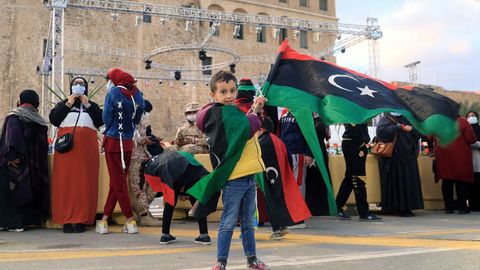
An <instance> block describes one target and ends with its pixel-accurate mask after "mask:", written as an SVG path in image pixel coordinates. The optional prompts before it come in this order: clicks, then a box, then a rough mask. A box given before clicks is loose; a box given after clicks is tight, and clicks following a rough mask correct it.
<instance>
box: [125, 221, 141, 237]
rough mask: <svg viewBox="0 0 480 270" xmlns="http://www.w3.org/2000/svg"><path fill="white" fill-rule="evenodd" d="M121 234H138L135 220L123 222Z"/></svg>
mask: <svg viewBox="0 0 480 270" xmlns="http://www.w3.org/2000/svg"><path fill="white" fill-rule="evenodd" d="M122 232H123V233H128V234H135V233H138V228H137V222H136V221H135V220H130V222H125V225H123V229H122Z"/></svg>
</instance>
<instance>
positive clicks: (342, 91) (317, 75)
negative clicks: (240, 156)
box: [262, 40, 459, 215]
mask: <svg viewBox="0 0 480 270" xmlns="http://www.w3.org/2000/svg"><path fill="white" fill-rule="evenodd" d="M262 93H263V95H264V96H265V97H266V98H267V100H268V102H267V104H268V105H272V106H279V107H287V108H288V109H289V110H290V111H291V112H292V114H293V115H294V116H295V117H296V119H297V122H298V124H299V126H300V129H301V131H302V133H303V135H304V137H305V139H306V141H307V143H308V145H309V147H310V149H311V150H312V152H313V155H314V157H315V160H316V163H317V165H318V167H319V169H320V172H321V174H322V176H323V179H324V181H325V184H326V186H327V190H328V201H329V209H330V214H332V215H333V214H336V212H337V209H336V206H335V198H334V196H333V192H332V186H331V184H330V181H329V177H328V173H327V171H326V168H325V164H323V162H322V161H323V156H322V152H321V151H320V145H319V143H318V140H317V137H316V134H315V129H314V124H313V117H312V112H316V113H318V114H319V115H320V117H321V119H322V121H323V122H324V123H325V124H326V125H330V124H336V123H351V124H359V123H364V122H366V121H367V120H368V119H370V118H372V117H374V116H376V115H378V114H380V113H382V112H398V113H401V114H402V115H403V116H404V117H406V118H407V119H408V120H409V121H410V122H411V123H412V125H413V126H414V127H415V128H416V129H417V130H419V131H420V132H421V133H423V134H425V135H433V136H436V137H438V138H439V139H440V142H441V143H443V144H448V143H450V142H452V141H453V140H454V139H455V138H456V137H457V135H458V126H457V123H456V118H457V115H458V111H459V105H458V103H456V102H454V101H453V100H451V99H449V98H447V97H445V96H442V95H440V94H437V93H434V92H433V91H430V90H426V89H422V88H417V87H397V86H395V85H393V84H390V83H387V82H384V81H381V80H377V79H374V78H372V77H369V76H367V75H364V74H361V73H358V72H356V71H353V70H349V69H347V68H344V67H340V66H338V65H335V64H333V63H329V62H326V61H322V60H319V59H315V58H313V57H310V56H307V55H303V54H300V53H298V52H296V51H295V50H293V49H292V48H291V47H290V46H289V45H288V41H287V40H285V41H284V42H283V43H282V45H281V46H280V50H279V55H278V57H277V60H276V62H275V64H274V66H273V67H272V69H271V70H270V73H269V75H268V78H267V81H266V82H265V84H264V85H263V87H262Z"/></svg>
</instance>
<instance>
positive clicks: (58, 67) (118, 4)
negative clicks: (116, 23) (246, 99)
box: [42, 0, 382, 91]
mask: <svg viewBox="0 0 480 270" xmlns="http://www.w3.org/2000/svg"><path fill="white" fill-rule="evenodd" d="M50 7H51V8H52V32H51V35H50V39H49V44H50V46H49V47H48V48H50V49H49V50H48V51H49V52H48V53H47V54H46V56H45V60H44V67H43V70H42V74H48V70H49V68H47V67H48V61H49V59H52V65H51V80H50V81H51V85H52V88H53V89H57V87H59V86H63V85H64V84H63V77H64V76H63V75H64V74H65V70H64V64H63V61H64V51H65V50H67V51H80V52H85V53H91V54H96V55H102V56H120V57H131V58H142V59H146V58H148V57H149V56H151V53H145V52H138V51H135V50H131V49H125V48H114V47H111V46H107V45H102V44H97V43H95V42H91V41H81V40H74V39H65V40H64V20H65V17H64V12H65V9H66V8H76V9H85V10H95V11H99V12H111V14H112V19H114V20H115V19H117V18H118V16H119V14H120V13H124V14H136V15H137V16H141V15H150V16H156V17H159V18H160V21H164V20H165V19H167V18H169V19H176V20H187V21H207V22H212V23H213V25H217V26H218V25H219V24H221V23H227V24H235V25H239V24H242V25H255V26H256V27H270V28H273V29H274V30H278V31H279V30H280V29H293V30H295V31H298V30H304V31H310V32H314V33H315V34H316V35H317V36H318V39H320V37H321V35H323V33H332V34H335V35H336V36H338V37H340V36H341V35H345V37H344V38H342V39H341V40H339V41H337V42H336V44H335V45H334V46H332V47H329V48H326V49H325V50H322V51H320V52H317V53H314V56H316V57H317V58H322V57H326V56H329V55H333V54H334V53H336V52H340V51H341V52H344V51H345V49H346V48H348V47H350V46H353V45H355V44H357V43H359V42H362V41H364V40H370V41H371V42H374V44H375V45H376V41H377V40H378V39H379V38H381V37H382V32H381V30H380V27H379V26H378V25H377V20H376V19H373V18H369V19H368V20H367V25H356V24H341V23H325V22H321V21H314V20H299V19H291V18H285V17H273V16H265V15H253V14H243V13H229V12H223V11H217V10H205V9H199V8H195V7H181V6H167V5H158V4H148V3H141V2H131V1H119V0H51V5H50ZM210 32H211V31H209V35H208V37H206V38H205V40H204V41H203V42H202V44H201V46H202V47H203V46H206V43H207V42H208V40H209V37H210V34H211V33H210ZM176 46H178V45H176ZM180 46H181V45H180ZM184 46H185V47H188V46H191V45H184ZM372 54H373V56H372ZM231 55H234V60H233V61H234V62H263V63H271V62H273V61H274V59H275V54H268V55H247V56H239V55H237V54H236V53H235V52H233V53H232V54H231ZM370 59H375V61H372V60H371V61H370V67H371V72H373V73H371V75H373V76H374V77H376V76H377V74H378V55H377V51H376V50H370ZM156 66H157V67H158V66H160V67H162V66H161V65H159V64H156ZM372 67H373V68H372ZM163 68H164V69H167V70H170V71H171V70H172V69H174V68H175V69H178V68H179V67H172V66H165V65H163ZM212 68H214V67H213V66H212ZM203 69H205V68H203ZM73 70H75V72H73ZM81 70H90V71H92V70H98V69H80V68H74V67H72V68H71V69H70V70H69V72H67V73H70V74H80V73H79V72H80V71H81ZM372 70H373V71H372ZM102 72H103V71H102ZM93 73H94V74H95V75H98V76H100V75H103V74H105V73H101V74H100V73H97V72H93ZM94 74H92V72H91V73H85V75H94ZM153 74H154V73H148V75H145V77H144V78H145V79H146V78H147V77H148V78H149V79H153V78H151V76H154V75H153ZM160 74H163V75H160ZM160 74H155V75H158V76H159V77H156V79H162V78H165V79H169V78H168V77H169V76H170V74H169V73H160ZM137 75H139V74H137ZM182 77H184V80H189V79H190V78H188V76H182ZM191 77H192V78H191V80H195V78H196V77H198V76H196V77H195V76H191ZM260 77H262V76H260ZM182 80H183V79H182ZM197 80H200V81H204V80H205V78H203V77H201V78H199V79H197ZM55 91H57V90H55Z"/></svg>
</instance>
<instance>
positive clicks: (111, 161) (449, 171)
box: [0, 68, 480, 269]
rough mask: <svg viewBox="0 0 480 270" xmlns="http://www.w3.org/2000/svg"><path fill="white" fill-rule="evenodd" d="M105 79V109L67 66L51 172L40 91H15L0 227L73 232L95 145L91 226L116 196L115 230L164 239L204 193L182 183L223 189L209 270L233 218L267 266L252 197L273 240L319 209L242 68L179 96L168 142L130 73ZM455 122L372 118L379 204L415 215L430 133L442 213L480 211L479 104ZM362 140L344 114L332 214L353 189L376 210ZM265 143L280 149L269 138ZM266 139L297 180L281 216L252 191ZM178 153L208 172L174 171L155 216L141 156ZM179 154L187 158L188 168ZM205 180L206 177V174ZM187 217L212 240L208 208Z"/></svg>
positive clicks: (86, 202)
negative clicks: (442, 127)
mask: <svg viewBox="0 0 480 270" xmlns="http://www.w3.org/2000/svg"><path fill="white" fill-rule="evenodd" d="M107 79H108V83H107V93H106V96H105V100H104V105H103V109H102V108H101V107H100V106H99V105H98V104H97V103H96V102H94V101H92V100H90V99H89V91H88V81H87V80H85V79H84V78H82V77H76V78H73V79H72V80H71V82H70V87H69V95H68V97H67V98H66V99H64V100H61V101H59V102H58V103H57V104H56V105H55V107H54V108H53V109H52V110H51V111H50V113H49V120H50V124H51V125H52V126H54V127H55V128H56V143H58V144H59V145H60V144H64V143H70V144H71V145H70V147H71V148H70V149H67V150H59V149H58V150H56V151H54V154H53V169H52V175H51V176H49V175H48V164H47V160H48V158H47V155H48V154H47V153H48V140H47V137H48V136H47V132H48V126H49V123H47V122H46V121H45V120H44V119H43V118H42V117H41V116H40V115H39V113H38V107H39V105H40V102H39V96H38V94H37V93H36V92H35V91H33V90H24V91H22V92H21V93H20V96H19V100H18V103H17V107H16V108H15V109H13V110H12V111H11V112H9V113H8V114H7V116H6V117H5V120H4V122H3V127H2V129H1V135H0V136H1V137H0V228H1V229H2V230H8V231H16V232H21V231H23V230H24V229H25V228H26V227H27V226H31V225H34V226H41V225H42V222H44V221H45V220H47V219H51V221H52V222H53V223H56V224H60V225H62V226H63V232H64V233H82V232H85V231H86V230H87V226H89V225H93V224H95V217H96V210H97V198H98V174H99V157H100V154H99V153H100V151H99V149H100V148H102V149H103V151H104V153H105V160H106V163H107V168H108V174H109V178H110V182H109V192H108V197H107V199H106V202H105V204H104V211H103V216H102V217H101V219H99V220H97V221H96V224H95V228H96V232H97V233H99V234H106V233H108V232H109V230H108V220H109V217H110V216H111V215H112V213H113V211H114V208H115V206H116V204H117V202H118V203H119V205H120V208H121V212H122V214H123V215H124V216H125V218H126V221H125V224H124V227H123V230H122V231H123V232H124V233H128V234H135V233H138V228H137V222H138V223H139V225H141V226H163V228H162V235H161V239H160V243H161V244H169V243H172V242H174V241H175V240H176V238H175V237H174V236H173V235H171V234H170V225H171V219H172V215H173V209H174V206H175V204H176V203H177V200H178V199H179V198H181V199H182V200H185V199H190V201H191V203H192V205H198V204H202V203H204V202H205V200H204V199H205V198H203V197H202V196H198V194H197V196H195V195H196V194H195V193H194V192H190V190H191V189H196V186H197V185H196V183H197V182H199V181H201V180H202V181H203V180H205V179H207V178H208V179H210V178H215V181H218V182H219V183H220V186H219V187H220V188H219V189H218V190H213V191H210V190H208V192H209V193H212V194H213V193H215V192H220V189H221V191H222V202H223V212H222V216H221V220H220V225H219V229H218V239H217V244H218V248H217V263H216V264H215V265H214V268H213V269H225V268H226V265H227V259H228V255H229V247H230V243H231V239H232V233H233V231H234V229H235V226H236V225H237V222H239V223H240V227H241V235H242V244H243V247H244V253H245V255H246V257H247V264H248V268H249V269H269V268H268V266H267V265H266V264H265V263H264V262H262V261H261V260H260V259H258V258H257V254H256V248H255V233H254V217H255V211H256V208H257V203H256V202H257V201H258V210H259V212H260V220H259V222H260V224H262V223H264V222H265V221H267V220H270V221H271V224H272V229H273V230H272V236H271V239H274V240H280V239H282V237H283V236H284V235H285V234H287V233H288V232H289V230H291V229H296V228H302V227H305V226H306V223H305V221H306V220H305V219H306V217H308V216H310V213H311V214H313V215H328V214H329V211H328V209H329V207H328V203H327V199H326V194H327V188H326V186H325V183H324V181H323V179H322V176H321V174H320V173H319V171H318V169H317V166H316V165H315V163H316V162H317V161H315V160H314V158H313V155H312V151H311V150H310V148H309V146H308V144H307V142H306V140H305V138H304V137H303V135H302V132H301V130H300V127H299V125H298V123H297V121H296V119H295V116H294V114H292V113H291V112H289V111H288V109H285V110H284V111H283V112H282V113H281V114H280V115H277V114H275V113H273V114H272V115H269V112H271V111H272V110H268V109H267V107H266V106H265V102H266V100H265V98H263V97H262V96H257V97H256V98H255V95H256V88H255V87H254V85H253V83H252V81H251V80H249V79H246V78H245V79H242V80H240V81H239V82H237V78H236V77H235V76H234V75H233V74H232V73H230V72H225V71H220V72H218V73H216V74H215V75H213V76H212V79H211V82H210V88H211V89H210V96H211V98H212V103H210V104H206V105H204V106H200V104H198V103H196V102H192V103H189V104H187V106H186V109H185V120H184V121H183V122H182V123H180V125H179V128H178V130H177V132H176V134H175V138H174V139H173V145H172V146H168V147H167V146H166V145H165V144H163V143H162V142H161V141H160V140H158V139H157V138H156V137H155V136H154V135H153V134H152V130H151V123H150V120H149V115H150V113H152V111H153V109H154V106H153V104H151V103H150V102H149V101H148V100H147V99H145V97H144V96H143V93H142V92H141V91H140V89H138V88H137V86H136V83H135V82H136V81H135V79H134V77H133V76H132V75H131V74H129V73H128V72H125V71H123V70H121V69H118V68H115V69H111V70H110V71H109V72H108V74H107ZM275 111H276V110H275ZM312 118H313V120H314V123H315V128H316V132H317V137H318V141H319V143H320V148H321V150H322V152H323V155H324V158H325V159H324V161H323V162H325V164H326V165H327V168H328V155H327V151H326V145H325V144H326V143H327V141H328V139H329V132H328V127H327V126H325V125H324V124H323V123H322V121H321V119H320V117H319V116H318V115H317V114H315V113H314V114H312ZM457 121H458V126H459V133H460V135H459V136H458V138H457V139H456V140H455V141H454V142H453V143H451V144H449V145H447V146H444V145H440V144H438V141H437V139H436V138H434V137H427V136H424V135H422V134H421V133H420V132H418V131H417V130H416V129H415V128H414V127H413V126H412V125H411V124H410V123H409V121H408V120H407V119H406V118H404V117H402V115H400V114H398V113H393V112H392V113H386V114H385V115H384V116H383V117H382V118H381V119H380V121H379V123H378V126H377V130H376V131H377V138H376V139H377V140H379V141H384V142H392V141H394V142H395V146H394V149H393V153H392V156H391V157H381V158H379V159H378V162H379V170H380V171H379V172H380V184H381V207H382V214H394V215H399V216H402V217H410V216H414V215H415V213H414V212H413V211H414V210H417V209H422V208H423V207H424V205H423V197H422V186H421V181H420V174H419V168H418V163H417V157H418V153H419V141H420V140H423V141H428V142H429V143H430V145H431V146H432V147H434V151H433V153H434V156H435V161H434V167H433V171H434V174H435V180H436V181H442V184H441V185H442V194H443V198H444V203H445V212H446V213H447V214H451V213H454V212H455V211H458V213H459V214H468V213H469V212H470V211H480V125H479V123H478V114H477V113H476V112H473V111H471V112H468V113H467V115H465V117H463V116H458V119H457ZM102 126H104V131H103V140H102V142H101V144H99V143H98V140H97V135H98V130H99V129H100V127H102ZM265 135H267V137H265ZM276 135H278V137H277V136H276ZM263 138H267V139H266V140H265V139H263ZM60 140H63V141H60ZM370 141H371V138H370V136H369V134H368V130H367V124H356V125H355V124H349V123H345V132H344V134H343V138H342V149H343V155H344V159H345V164H346V170H345V177H344V179H343V181H342V183H341V186H340V189H339V191H338V194H337V195H336V205H337V215H338V217H339V218H341V219H345V220H347V219H351V215H350V214H347V212H346V211H345V209H344V207H345V204H346V202H347V200H348V198H349V196H350V194H351V192H352V191H353V192H354V196H355V202H356V209H357V212H358V216H359V220H363V221H381V220H382V218H381V217H379V216H377V215H376V214H375V213H373V212H371V211H370V210H369V204H368V199H367V190H366V158H367V154H368V149H367V146H368V144H369V142H370ZM272 142H274V143H273V144H272ZM274 144H275V145H277V146H278V145H280V148H277V147H273V146H272V145H274ZM260 149H261V150H260ZM272 149H273V152H272V153H275V151H277V152H276V154H277V155H279V151H282V153H283V151H284V152H285V154H284V155H283V154H281V155H279V159H283V158H285V160H286V161H287V160H288V163H287V165H286V166H285V165H278V164H280V160H278V162H277V161H275V162H276V163H274V164H277V163H278V164H277V165H278V166H280V167H282V168H279V169H278V168H277V169H275V171H276V178H278V177H279V175H280V174H282V177H285V181H284V182H283V185H287V184H289V183H290V184H291V183H292V181H293V183H294V186H295V187H298V188H297V189H298V190H296V191H294V192H293V193H290V194H291V195H288V196H292V197H294V198H298V200H300V201H302V202H303V203H305V202H306V205H308V209H307V210H306V211H303V210H302V211H303V212H302V215H296V216H295V215H293V214H292V215H290V216H289V218H284V219H279V218H278V217H277V214H274V213H277V211H278V209H273V208H272V205H271V199H272V196H273V195H271V194H270V192H265V190H268V189H265V187H263V188H262V189H261V190H262V192H257V185H259V182H258V179H257V181H256V180H255V175H256V174H259V173H260V174H261V173H263V174H264V178H265V179H270V180H269V181H272V182H271V184H274V182H275V180H276V178H271V175H269V172H270V171H269V168H272V167H269V166H273V165H269V164H271V162H272V161H267V159H266V157H265V156H262V153H270V152H269V151H270V150H272ZM279 149H280V150H279ZM282 149H284V150H282ZM183 152H187V153H189V154H191V155H194V154H208V153H209V154H210V160H211V163H212V166H213V168H214V172H212V173H210V174H208V172H207V171H205V170H203V171H202V173H199V174H192V173H191V172H190V173H189V172H188V170H187V171H186V172H184V171H182V172H181V173H177V175H176V177H175V179H177V178H179V177H180V176H182V177H185V178H189V179H190V178H191V179H192V181H190V182H188V184H187V183H186V182H184V183H183V184H181V185H180V184H172V185H173V186H172V187H171V188H172V189H173V190H174V197H173V198H172V199H173V201H172V205H170V204H166V205H165V209H164V213H163V224H162V222H161V221H160V220H158V219H156V218H154V217H153V216H152V214H151V213H150V212H149V205H150V203H151V202H152V201H153V199H154V198H155V197H156V196H157V194H156V192H155V191H154V190H153V189H152V186H151V185H149V183H148V181H145V177H144V171H145V167H146V166H149V165H148V164H147V161H149V160H154V159H155V157H159V156H160V155H164V156H162V158H163V157H165V158H164V159H163V160H164V163H162V164H164V165H163V166H164V167H165V168H167V167H169V170H171V169H172V168H174V166H173V165H174V163H172V164H170V166H167V165H168V164H169V162H174V160H176V161H175V162H178V160H182V162H184V164H187V165H188V164H189V163H188V162H190V163H191V164H193V165H192V166H197V165H198V164H196V163H195V162H193V161H192V160H191V158H190V157H189V156H186V155H184V154H182V153H183ZM175 153H176V154H175ZM178 153H180V154H181V155H179V154H178ZM166 157H169V158H166ZM187 161H188V162H187ZM192 162H193V163H192ZM267 163H268V164H267ZM266 164H267V165H269V166H267V165H266ZM187 165H185V166H186V167H185V168H192V167H188V166H187ZM165 170H167V169H165ZM174 170H175V169H174ZM192 170H193V169H192ZM279 170H281V171H282V173H279V172H278V171H279ZM215 172H217V173H215ZM174 174H175V172H174V171H165V173H164V174H162V177H163V179H162V181H163V182H165V183H167V182H168V181H166V179H165V176H164V175H168V176H169V177H170V176H172V175H174ZM290 175H291V177H290ZM172 177H173V176H172ZM50 179H51V180H50ZM200 179H201V180H200ZM265 181H267V180H265ZM289 181H290V182H289ZM172 183H178V182H172ZM260 185H262V184H261V183H260ZM52 187H54V188H52ZM203 188H208V187H205V185H204V186H203ZM454 188H455V191H456V200H454ZM196 190H199V189H196ZM200 190H201V189H200ZM205 192H207V191H205ZM187 193H189V194H187ZM262 193H265V194H262ZM297 193H298V194H297ZM297 195H298V196H297ZM164 196H166V194H164ZM284 196H285V195H284ZM217 199H218V198H217ZM265 201H267V203H265ZM50 202H51V205H50ZM215 206H216V204H215ZM298 211H301V210H298ZM198 212H201V211H198ZM300 216H301V217H302V218H299V217H300ZM196 217H197V216H196ZM291 217H295V218H291ZM285 220H288V221H285ZM197 221H198V224H199V236H198V237H197V238H196V239H195V242H196V243H200V244H210V243H211V239H210V236H209V235H208V224H207V219H206V216H198V217H197Z"/></svg>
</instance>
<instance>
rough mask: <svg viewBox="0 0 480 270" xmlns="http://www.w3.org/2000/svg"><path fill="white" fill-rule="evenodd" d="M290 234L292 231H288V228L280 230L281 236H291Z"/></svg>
mask: <svg viewBox="0 0 480 270" xmlns="http://www.w3.org/2000/svg"><path fill="white" fill-rule="evenodd" d="M289 233H290V231H289V230H288V228H287V227H283V228H281V229H280V235H281V236H285V235H287V234H289Z"/></svg>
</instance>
